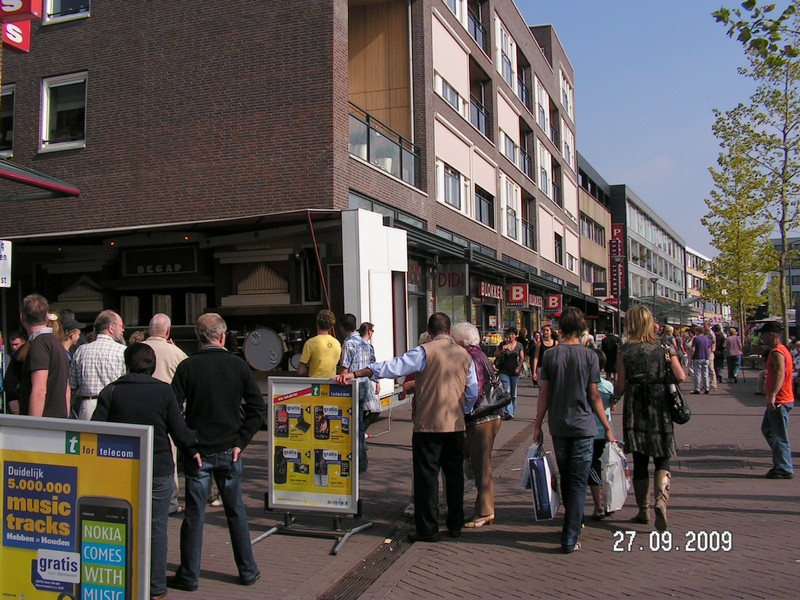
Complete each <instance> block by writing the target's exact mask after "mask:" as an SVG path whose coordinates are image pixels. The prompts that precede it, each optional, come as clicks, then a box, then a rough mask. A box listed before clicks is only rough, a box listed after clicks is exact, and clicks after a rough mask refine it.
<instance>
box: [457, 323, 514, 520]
mask: <svg viewBox="0 0 800 600" xmlns="http://www.w3.org/2000/svg"><path fill="white" fill-rule="evenodd" d="M450 335H451V336H452V338H453V339H454V340H455V341H456V343H458V344H460V345H461V346H463V347H464V348H466V350H467V352H469V355H470V356H471V357H472V362H473V363H474V364H475V375H476V377H477V379H478V393H481V392H482V391H483V386H484V384H485V383H486V378H487V377H490V376H491V373H487V370H488V369H487V367H486V365H488V364H489V360H488V358H487V357H486V355H485V354H484V353H483V350H481V346H480V343H481V336H480V334H479V333H478V329H477V328H476V327H475V326H474V325H473V324H472V323H467V322H462V323H456V324H455V325H453V327H452V329H451V330H450ZM501 413H502V409H499V410H497V411H495V412H494V414H490V415H486V416H483V417H478V418H476V419H470V418H469V416H467V452H468V455H469V460H470V462H471V463H472V470H473V472H474V473H475V487H476V488H477V490H478V496H477V498H475V515H474V516H473V517H472V519H471V520H470V521H467V522H466V523H465V525H464V526H465V527H471V528H477V527H483V526H484V525H491V524H492V522H493V521H494V484H493V482H492V447H493V446H494V439H495V437H496V436H497V432H498V431H500V414H501Z"/></svg>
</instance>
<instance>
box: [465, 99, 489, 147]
mask: <svg viewBox="0 0 800 600" xmlns="http://www.w3.org/2000/svg"><path fill="white" fill-rule="evenodd" d="M489 121H490V115H489V113H488V112H487V111H486V108H484V106H483V105H482V104H481V103H480V102H478V99H477V98H475V96H471V97H470V100H469V122H470V123H472V126H473V127H475V129H477V130H478V131H480V132H481V133H482V134H483V135H485V136H486V137H489Z"/></svg>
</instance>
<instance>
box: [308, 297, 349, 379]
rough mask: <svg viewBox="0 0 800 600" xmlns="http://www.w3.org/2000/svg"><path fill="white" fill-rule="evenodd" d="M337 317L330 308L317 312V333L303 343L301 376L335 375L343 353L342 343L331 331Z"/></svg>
mask: <svg viewBox="0 0 800 600" xmlns="http://www.w3.org/2000/svg"><path fill="white" fill-rule="evenodd" d="M335 325H336V317H335V316H334V314H333V312H331V311H329V310H321V311H319V312H318V313H317V335H316V336H314V337H312V338H311V339H310V340H308V341H307V342H306V343H305V344H304V345H303V354H302V355H301V356H300V364H299V365H297V374H298V375H300V376H301V377H334V376H335V375H336V365H337V364H338V363H339V357H340V356H341V354H342V345H341V344H340V343H339V340H337V339H336V338H335V337H333V335H331V332H332V331H333V327H334V326H335Z"/></svg>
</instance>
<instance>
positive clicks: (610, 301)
mask: <svg viewBox="0 0 800 600" xmlns="http://www.w3.org/2000/svg"><path fill="white" fill-rule="evenodd" d="M603 302H605V303H606V304H610V305H611V306H616V307H619V298H605V299H603Z"/></svg>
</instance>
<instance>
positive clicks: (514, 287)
mask: <svg viewBox="0 0 800 600" xmlns="http://www.w3.org/2000/svg"><path fill="white" fill-rule="evenodd" d="M528 296H529V294H528V284H527V283H512V284H510V285H509V286H508V302H506V305H507V306H524V307H526V308H527V306H528V303H529V298H528Z"/></svg>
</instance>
